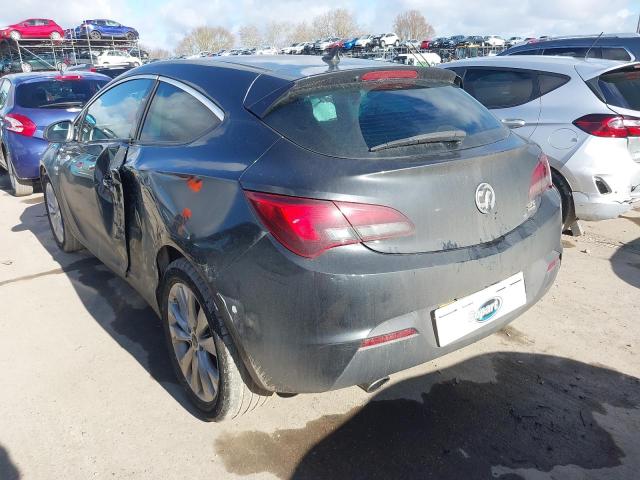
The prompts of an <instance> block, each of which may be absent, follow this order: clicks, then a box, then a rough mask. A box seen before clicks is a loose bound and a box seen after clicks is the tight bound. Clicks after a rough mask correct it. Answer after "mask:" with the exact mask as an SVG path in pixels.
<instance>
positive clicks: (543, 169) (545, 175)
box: [529, 153, 552, 200]
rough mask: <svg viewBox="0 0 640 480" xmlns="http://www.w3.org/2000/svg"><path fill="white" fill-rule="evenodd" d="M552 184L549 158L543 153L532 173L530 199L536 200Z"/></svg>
mask: <svg viewBox="0 0 640 480" xmlns="http://www.w3.org/2000/svg"><path fill="white" fill-rule="evenodd" d="M551 186H552V182H551V167H550V166H549V159H548V158H547V156H546V155H545V154H544V153H543V154H542V155H540V157H539V159H538V164H537V165H536V168H534V169H533V173H532V174H531V184H530V186H529V200H535V199H536V198H538V197H539V196H540V195H542V194H543V193H544V192H546V191H547V190H549V189H550V188H551Z"/></svg>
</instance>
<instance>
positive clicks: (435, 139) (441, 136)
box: [369, 130, 467, 152]
mask: <svg viewBox="0 0 640 480" xmlns="http://www.w3.org/2000/svg"><path fill="white" fill-rule="evenodd" d="M466 136H467V133H466V132H465V131H464V130H444V131H442V132H432V133H423V134H420V135H414V136H413V137H407V138H401V139H399V140H393V141H391V142H386V143H381V144H380V145H376V146H374V147H371V148H370V149H369V151H370V152H379V151H380V150H386V149H388V148H399V147H409V146H411V145H421V144H424V143H448V142H456V143H457V142H461V141H462V140H464V137H466Z"/></svg>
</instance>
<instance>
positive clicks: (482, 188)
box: [476, 183, 496, 213]
mask: <svg viewBox="0 0 640 480" xmlns="http://www.w3.org/2000/svg"><path fill="white" fill-rule="evenodd" d="M476 206H477V207H478V210H480V212H481V213H490V212H492V211H493V209H494V208H495V206H496V192H494V191H493V187H492V186H491V185H489V184H488V183H481V184H480V185H478V188H476Z"/></svg>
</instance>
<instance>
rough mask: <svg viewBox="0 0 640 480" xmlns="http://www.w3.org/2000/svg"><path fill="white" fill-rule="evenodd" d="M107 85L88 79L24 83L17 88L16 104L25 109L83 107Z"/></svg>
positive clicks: (100, 81) (104, 82) (105, 82)
mask: <svg viewBox="0 0 640 480" xmlns="http://www.w3.org/2000/svg"><path fill="white" fill-rule="evenodd" d="M106 84H107V81H106V80H88V79H80V80H77V79H73V80H54V79H47V80H43V81H38V82H29V83H23V84H21V85H18V87H17V88H16V104H17V105H18V106H20V107H23V108H68V107H70V106H81V105H84V104H85V103H87V101H88V100H89V99H90V98H91V97H93V95H94V94H95V93H96V92H97V91H98V90H100V88H102V87H104V86H105V85H106Z"/></svg>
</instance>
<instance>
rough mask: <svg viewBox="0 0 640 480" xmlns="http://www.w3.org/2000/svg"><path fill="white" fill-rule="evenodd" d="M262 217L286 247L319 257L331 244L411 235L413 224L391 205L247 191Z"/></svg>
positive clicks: (297, 252)
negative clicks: (384, 205)
mask: <svg viewBox="0 0 640 480" xmlns="http://www.w3.org/2000/svg"><path fill="white" fill-rule="evenodd" d="M245 193H246V196H247V198H248V199H249V201H250V202H251V204H252V205H253V207H254V208H255V210H256V212H257V213H258V216H259V217H260V220H262V222H263V223H264V225H265V226H266V227H267V228H268V229H269V231H270V232H271V233H272V234H273V236H274V237H275V238H277V239H278V241H279V242H280V243H282V244H283V245H284V246H285V247H286V248H288V249H289V250H291V251H292V252H293V253H296V254H297V255H300V256H302V257H308V258H315V257H317V256H319V255H321V254H322V253H323V252H324V251H326V250H329V249H330V248H334V247H338V246H341V245H350V244H354V243H360V242H370V241H373V240H382V239H385V238H391V237H402V236H406V235H411V234H412V233H413V231H414V227H413V224H412V223H411V221H410V220H409V219H408V218H407V217H405V216H404V215H403V214H402V213H400V212H398V211H397V210H394V209H392V208H389V207H383V206H380V205H368V204H362V203H350V202H332V201H328V200H315V199H310V198H299V197H290V196H284V195H274V194H270V193H259V192H245Z"/></svg>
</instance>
